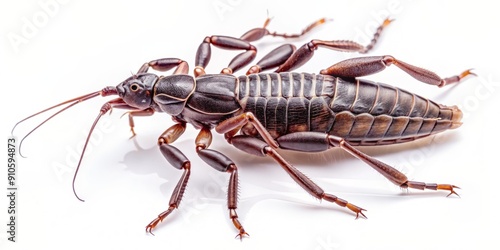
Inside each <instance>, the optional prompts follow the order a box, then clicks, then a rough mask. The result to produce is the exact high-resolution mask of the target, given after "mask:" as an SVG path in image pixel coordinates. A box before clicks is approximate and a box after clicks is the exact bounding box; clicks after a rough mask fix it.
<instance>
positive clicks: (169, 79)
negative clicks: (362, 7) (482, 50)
mask: <svg viewBox="0 0 500 250" xmlns="http://www.w3.org/2000/svg"><path fill="white" fill-rule="evenodd" d="M325 21H326V20H325V19H320V20H318V21H316V22H315V23H313V24H311V25H310V26H308V27H307V28H306V29H304V31H303V32H302V33H300V34H295V35H288V34H280V33H276V32H274V33H271V32H269V31H268V30H267V29H266V26H267V24H268V23H269V19H268V20H267V21H266V23H265V25H264V27H263V28H256V29H252V30H250V31H248V32H247V33H245V34H244V35H243V36H242V37H241V38H233V37H226V36H209V37H206V38H205V39H204V40H203V42H202V44H201V45H200V47H199V48H198V53H197V56H196V68H195V70H194V74H195V77H192V76H190V75H188V74H187V73H188V65H187V63H186V62H185V61H183V60H180V59H176V58H164V59H159V60H153V61H150V62H148V63H145V64H144V65H143V66H142V67H141V68H140V69H139V71H138V72H137V74H135V75H133V76H132V77H130V78H128V79H126V80H125V81H123V82H122V83H120V84H119V85H118V86H116V87H106V88H104V89H102V90H100V91H97V92H94V93H90V94H87V95H84V96H80V97H77V98H74V99H71V100H68V101H66V102H63V103H61V104H58V105H55V106H53V107H50V108H48V109H45V110H42V111H40V112H38V113H36V114H34V115H32V116H29V117H27V118H25V119H23V120H22V121H24V120H26V119H29V118H31V117H33V116H35V115H38V114H40V113H43V112H45V111H47V110H49V109H52V108H55V107H59V106H61V105H65V104H68V106H66V107H65V108H63V109H61V110H60V111H58V112H56V113H55V114H54V115H52V116H50V117H49V118H48V119H47V120H49V119H50V118H52V117H53V116H55V115H57V114H59V113H60V112H62V111H64V110H66V109H68V108H70V107H72V106H74V105H76V104H77V103H80V102H82V101H84V100H88V99H90V98H93V97H96V96H99V95H100V96H110V95H118V96H119V97H118V98H116V99H113V100H111V101H108V102H106V103H105V104H104V105H103V106H102V108H101V110H100V112H99V115H98V117H97V118H96V120H95V121H94V124H93V125H92V128H91V130H90V132H89V135H88V137H87V142H88V140H89V138H90V134H91V133H92V130H93V129H94V127H95V125H96V124H97V122H98V120H99V119H100V117H101V116H102V115H104V114H105V113H107V112H108V111H110V110H111V109H112V108H119V109H127V110H130V111H129V112H128V114H129V123H130V127H131V130H132V133H133V135H135V132H134V120H133V118H134V117H136V116H150V115H152V114H153V113H155V112H164V113H167V114H169V115H171V116H172V117H173V120H174V122H175V125H173V126H171V127H170V128H168V129H167V130H166V131H165V132H164V133H163V134H161V135H160V137H159V139H158V146H159V148H160V151H161V153H162V154H163V156H164V157H165V159H166V160H167V161H168V162H169V163H170V164H171V165H172V166H174V167H175V168H178V169H180V170H183V174H182V176H181V178H180V180H179V182H178V184H177V186H176V187H175V189H174V191H173V194H172V196H171V198H170V202H169V207H168V209H167V210H166V211H164V212H162V213H161V214H159V215H158V217H157V218H155V219H154V220H153V221H152V222H151V223H149V224H148V225H147V227H146V231H147V232H149V233H151V232H152V230H153V229H154V228H155V227H156V226H157V225H158V223H160V222H161V221H162V220H164V219H165V218H166V217H167V216H168V215H169V214H170V213H171V212H172V211H173V210H174V209H176V208H178V207H179V204H180V202H181V199H182V196H183V194H184V190H185V188H186V185H187V183H188V180H189V176H190V171H191V165H190V161H189V160H188V159H187V158H186V156H184V154H183V153H182V152H181V151H180V150H179V149H177V148H176V147H175V146H173V145H172V143H173V142H174V141H175V140H177V139H178V138H179V137H180V136H181V135H182V134H183V132H184V131H185V128H186V124H188V123H189V124H191V125H193V126H194V127H195V128H197V129H199V130H200V132H199V134H198V136H197V138H196V141H195V147H196V152H197V153H198V155H199V156H200V157H201V159H203V160H204V161H205V162H206V163H208V164H209V165H210V166H212V167H213V168H215V169H216V170H219V171H222V172H227V173H229V174H230V178H229V185H228V197H227V200H228V204H227V205H228V209H229V216H230V219H231V220H232V222H233V224H234V226H235V227H236V229H237V230H238V231H239V232H238V235H237V237H239V238H240V239H241V238H242V237H244V236H245V235H248V234H247V232H246V231H245V229H244V228H243V226H242V224H241V223H240V221H239V220H238V215H237V213H236V209H237V190H238V167H237V165H236V164H235V163H234V162H233V161H232V160H231V159H229V158H228V157H227V156H225V155H224V154H222V153H221V152H218V151H216V150H213V149H209V146H210V144H211V141H212V133H211V130H212V129H215V131H217V132H218V133H221V134H224V135H225V138H226V140H227V141H228V142H229V143H230V144H232V145H234V146H235V147H237V148H238V149H241V150H243V151H245V152H247V153H250V154H253V155H257V156H269V157H271V158H272V159H274V160H275V161H276V162H277V163H278V164H279V165H280V166H281V167H282V168H283V169H284V170H285V171H286V172H287V173H288V174H289V175H290V176H291V177H292V179H293V180H294V181H295V182H297V183H298V184H299V185H300V186H301V187H302V188H304V189H305V190H306V191H307V192H308V193H310V194H311V195H312V196H314V197H316V198H318V199H321V200H326V201H328V202H333V203H335V204H337V205H339V206H342V207H346V208H348V209H349V210H351V211H353V212H354V213H355V214H356V218H357V217H358V216H360V215H361V216H363V217H365V215H364V214H363V211H365V209H363V208H361V207H358V206H356V205H354V204H352V203H349V202H347V201H346V200H343V199H341V198H339V197H337V196H335V195H332V194H329V193H325V192H324V191H323V189H322V188H320V187H319V186H318V185H316V184H315V183H314V182H313V181H311V180H310V179H309V178H307V177H306V176H305V175H304V174H302V173H301V172H300V171H299V170H297V169H296V168H295V167H294V166H292V165H291V164H290V163H289V162H287V161H286V160H285V159H284V158H283V157H282V156H280V154H278V152H277V151H276V149H277V148H282V149H288V150H295V151H303V152H320V151H325V150H328V149H330V148H336V147H338V148H342V149H343V150H345V151H347V152H349V153H350V154H352V155H353V156H355V157H356V158H359V159H360V160H362V161H364V162H365V163H367V164H368V165H370V166H371V167H373V168H374V169H375V170H377V171H378V172H380V173H381V174H382V175H383V176H385V177H386V178H387V179H389V180H390V181H391V182H392V183H394V184H396V185H398V186H400V187H402V188H415V189H421V190H423V189H431V190H447V191H449V192H450V195H451V194H456V193H455V190H454V189H455V188H457V187H456V186H454V185H450V184H435V183H425V182H416V181H410V180H408V178H407V177H406V176H405V175H404V174H403V173H401V172H399V171H398V170H396V169H395V168H393V167H391V166H389V165H387V164H385V163H383V162H380V161H378V160H376V159H374V158H372V157H370V156H368V155H366V154H364V153H362V152H361V151H359V150H358V149H356V148H355V147H354V146H358V145H362V146H376V145H386V144H395V143H402V142H408V141H413V140H415V139H419V138H423V137H427V136H430V135H433V134H436V133H439V132H442V131H445V130H448V129H454V128H457V127H459V126H460V125H461V122H460V120H461V117H462V112H461V111H460V110H459V109H458V108H457V107H456V106H445V105H440V104H436V103H435V102H433V101H431V100H428V99H426V98H423V97H421V96H418V95H416V94H412V93H410V92H408V91H405V90H402V89H400V88H396V87H392V86H389V85H385V84H381V83H374V82H370V81H366V80H359V79H357V77H359V76H365V75H369V74H373V73H376V72H379V71H381V70H383V69H384V68H386V67H387V66H389V65H395V66H397V67H398V68H400V69H402V70H403V71H405V72H406V73H408V74H409V75H411V76H412V77H414V78H416V79H417V80H419V81H421V82H424V83H428V84H431V85H436V86H438V87H443V86H445V85H448V84H451V83H456V82H459V81H460V80H461V79H462V78H464V77H466V76H467V75H471V74H473V73H471V72H470V71H469V70H467V71H464V72H463V73H461V74H460V75H458V76H453V77H449V78H445V79H442V78H441V77H439V76H438V75H436V74H434V73H433V72H430V71H428V70H425V69H422V68H418V67H415V66H413V65H410V64H407V63H404V62H402V61H400V60H398V59H396V58H394V57H392V56H373V57H359V58H354V59H348V60H344V61H341V62H339V63H337V64H334V65H333V66H330V67H329V68H327V69H324V70H321V71H320V73H319V74H309V73H294V72H291V71H292V70H293V69H295V68H297V67H299V66H301V65H302V64H304V63H305V62H307V61H308V60H309V59H310V58H311V57H312V55H313V52H314V50H316V49H317V48H318V47H326V48H329V49H333V50H338V51H347V52H360V53H365V52H367V51H369V50H370V49H371V48H372V47H373V45H374V44H375V43H376V41H377V38H378V37H379V35H380V33H381V31H382V30H383V28H384V27H386V26H387V25H388V24H389V23H390V20H388V19H387V20H385V21H384V23H383V24H382V25H381V26H380V27H379V29H378V30H377V32H376V33H375V36H374V38H373V40H372V41H371V43H370V44H369V45H367V46H362V45H360V44H358V43H355V42H352V41H343V40H339V41H323V40H311V41H310V42H308V43H306V44H305V45H303V46H302V47H300V48H299V49H297V50H296V49H295V47H294V46H293V45H289V44H285V45H282V46H280V47H278V48H277V49H275V50H273V51H271V52H270V53H269V54H268V55H267V56H265V57H264V58H263V59H262V60H260V61H259V62H258V63H257V64H256V65H254V66H252V67H250V68H249V70H248V72H247V74H246V75H244V76H240V77H236V76H234V75H232V73H233V72H234V71H236V70H239V69H241V68H242V67H245V66H246V65H248V64H249V63H250V62H251V61H252V60H253V59H254V58H255V56H256V51H257V50H256V48H255V47H254V46H253V45H251V44H250V42H252V41H256V40H258V39H260V38H262V37H263V36H266V35H271V36H280V37H284V38H289V37H300V36H302V35H303V34H305V33H307V32H308V31H310V30H311V29H312V28H314V27H315V26H317V25H320V24H322V23H324V22H325ZM211 45H214V46H217V47H220V48H224V49H240V50H245V51H244V52H243V53H241V54H239V55H237V56H236V57H235V58H234V59H233V60H232V61H231V62H230V63H229V65H228V67H226V68H224V69H223V70H222V72H221V74H212V75H209V74H205V67H206V66H207V65H208V62H209V60H210V56H211V49H210V48H211ZM150 68H152V69H154V70H157V71H167V70H170V69H173V68H175V71H174V74H173V75H170V76H157V75H155V74H152V73H148V70H149V69H150ZM271 68H277V70H276V72H274V73H262V71H264V70H268V69H271ZM47 120H45V121H44V122H42V124H43V123H45V122H46V121H47ZM22 121H21V122H22ZM42 124H40V125H38V126H37V127H35V129H36V128H38V127H39V126H41V125H42ZM16 125H17V124H16ZM35 129H33V130H32V131H31V132H33V131H34V130H35ZM31 132H29V133H28V135H29V134H30V133H31ZM86 145H87V144H85V148H86ZM85 148H84V149H83V152H82V155H81V158H80V161H79V163H78V167H77V170H76V172H75V176H74V178H73V191H74V190H75V189H74V183H75V178H76V174H77V172H78V169H79V167H80V163H81V160H82V158H83V155H84V152H85ZM75 195H76V192H75ZM77 198H78V199H80V198H79V197H78V196H77Z"/></svg>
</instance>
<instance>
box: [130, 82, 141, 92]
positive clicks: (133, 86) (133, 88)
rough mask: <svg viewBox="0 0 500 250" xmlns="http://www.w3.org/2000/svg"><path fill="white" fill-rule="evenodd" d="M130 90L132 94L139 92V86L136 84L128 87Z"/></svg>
mask: <svg viewBox="0 0 500 250" xmlns="http://www.w3.org/2000/svg"><path fill="white" fill-rule="evenodd" d="M130 90H132V92H136V91H137V90H139V85H138V84H137V83H134V84H132V85H130Z"/></svg>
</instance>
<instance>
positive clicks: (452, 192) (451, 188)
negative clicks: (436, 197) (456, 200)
mask: <svg viewBox="0 0 500 250" xmlns="http://www.w3.org/2000/svg"><path fill="white" fill-rule="evenodd" d="M455 188H456V189H460V187H457V186H455V185H451V186H450V188H449V189H446V190H449V191H450V193H449V194H448V195H447V196H446V197H449V196H450V195H452V194H454V195H456V196H458V197H460V195H458V193H457V192H455V190H454V189H455Z"/></svg>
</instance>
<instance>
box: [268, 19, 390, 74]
mask: <svg viewBox="0 0 500 250" xmlns="http://www.w3.org/2000/svg"><path fill="white" fill-rule="evenodd" d="M390 23H391V20H390V19H385V21H384V22H383V23H382V24H381V25H380V27H379V28H378V29H377V31H376V32H375V34H374V36H373V39H372V41H371V42H370V44H368V45H367V46H363V45H361V44H359V43H356V42H353V41H346V40H333V41H324V40H318V39H313V40H311V41H310V42H308V43H306V44H304V45H302V47H300V48H299V49H298V50H297V51H295V52H294V53H293V54H292V55H291V56H290V58H288V60H286V62H285V63H283V64H282V65H281V66H279V68H278V69H277V70H276V72H287V71H292V70H294V69H296V68H298V67H300V66H302V65H303V64H304V63H306V62H307V61H309V59H311V57H312V56H313V55H314V51H315V50H316V49H318V48H319V47H324V48H327V49H332V50H336V51H343V52H359V53H367V52H368V51H370V50H371V49H372V48H373V46H374V45H375V43H376V42H377V41H378V38H379V37H380V34H381V33H382V30H383V29H384V28H385V27H387V25H389V24H390Z"/></svg>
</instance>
